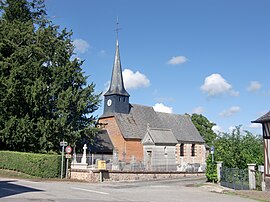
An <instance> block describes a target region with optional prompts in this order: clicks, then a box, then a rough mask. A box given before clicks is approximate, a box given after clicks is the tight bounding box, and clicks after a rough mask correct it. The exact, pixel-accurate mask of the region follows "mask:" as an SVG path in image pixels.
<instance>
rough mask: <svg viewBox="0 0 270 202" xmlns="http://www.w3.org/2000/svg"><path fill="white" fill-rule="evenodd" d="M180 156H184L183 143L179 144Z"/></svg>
mask: <svg viewBox="0 0 270 202" xmlns="http://www.w3.org/2000/svg"><path fill="white" fill-rule="evenodd" d="M180 156H184V144H183V143H182V144H180Z"/></svg>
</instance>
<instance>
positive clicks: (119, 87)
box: [104, 40, 129, 96]
mask: <svg viewBox="0 0 270 202" xmlns="http://www.w3.org/2000/svg"><path fill="white" fill-rule="evenodd" d="M114 94H116V95H124V96H129V94H128V92H127V91H126V89H125V87H124V83H123V76H122V67H121V60H120V53H119V44H118V40H116V50H115V56H114V64H113V70H112V77H111V83H110V88H109V90H108V91H107V92H106V93H105V94H104V95H114Z"/></svg>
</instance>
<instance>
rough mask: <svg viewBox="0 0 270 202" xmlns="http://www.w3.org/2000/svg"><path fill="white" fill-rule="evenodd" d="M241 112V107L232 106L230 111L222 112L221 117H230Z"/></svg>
mask: <svg viewBox="0 0 270 202" xmlns="http://www.w3.org/2000/svg"><path fill="white" fill-rule="evenodd" d="M239 111H240V107H239V106H232V107H230V108H229V109H226V110H224V111H222V112H221V113H219V115H220V116H223V117H230V116H232V115H234V114H235V113H237V112H239Z"/></svg>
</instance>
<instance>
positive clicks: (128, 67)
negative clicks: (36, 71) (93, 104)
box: [45, 0, 270, 134]
mask: <svg viewBox="0 0 270 202" xmlns="http://www.w3.org/2000/svg"><path fill="white" fill-rule="evenodd" d="M45 3H46V7H47V13H48V17H49V19H50V20H52V22H53V23H54V24H56V25H59V26H60V29H64V28H67V30H72V32H73V36H72V40H73V44H74V47H75V53H76V54H75V55H74V56H73V57H74V58H75V57H77V58H80V59H81V60H84V64H83V65H82V69H83V71H84V75H85V76H89V77H88V80H87V81H88V83H89V84H90V83H91V82H93V83H94V84H95V85H96V87H95V91H96V93H101V92H104V91H106V88H108V85H109V82H110V79H111V72H112V67H113V60H114V54H115V45H116V32H115V29H116V22H117V19H118V22H119V28H120V30H119V33H118V39H119V46H120V58H121V64H122V70H123V78H124V85H125V88H126V90H127V91H128V92H129V94H130V103H131V104H132V103H133V104H141V105H146V106H153V107H154V109H155V110H156V111H163V112H168V113H177V114H185V113H188V114H192V113H198V114H202V115H203V116H205V117H206V118H208V120H210V121H212V122H214V123H215V124H216V126H215V127H214V128H213V129H214V130H215V131H220V132H230V131H231V130H232V128H233V127H235V126H239V125H242V129H244V130H248V131H250V132H252V133H255V134H261V133H262V132H261V125H260V124H252V123H251V121H253V120H255V119H257V118H259V117H260V116H262V115H263V114H265V113H267V112H268V111H269V110H270V82H269V81H270V79H269V78H270V12H269V8H270V1H269V0H166V1H165V0H159V1H157V0H147V1H145V0H136V1H134V0H133V1H132V0H76V1H75V0H46V1H45ZM102 99H103V97H102ZM102 113H103V102H102V103H101V107H100V109H99V110H98V111H97V112H95V114H94V115H96V116H100V115H101V114H102Z"/></svg>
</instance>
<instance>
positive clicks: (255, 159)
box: [206, 126, 264, 181]
mask: <svg viewBox="0 0 270 202" xmlns="http://www.w3.org/2000/svg"><path fill="white" fill-rule="evenodd" d="M214 147H215V152H214V160H215V161H223V166H224V167H227V168H240V169H246V168H247V164H248V163H255V164H257V165H263V163H264V161H263V139H262V136H259V135H253V134H252V133H250V132H249V131H246V130H244V131H242V130H241V126H236V127H235V129H234V130H233V131H232V132H231V133H220V134H219V135H218V137H217V138H216V139H215V140H214ZM211 159H212V156H211V155H209V156H208V158H207V168H206V172H207V173H206V176H207V178H208V180H210V181H212V180H214V181H216V180H217V177H216V173H215V172H216V171H215V167H216V164H215V163H214V164H213V163H212V160H211Z"/></svg>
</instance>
